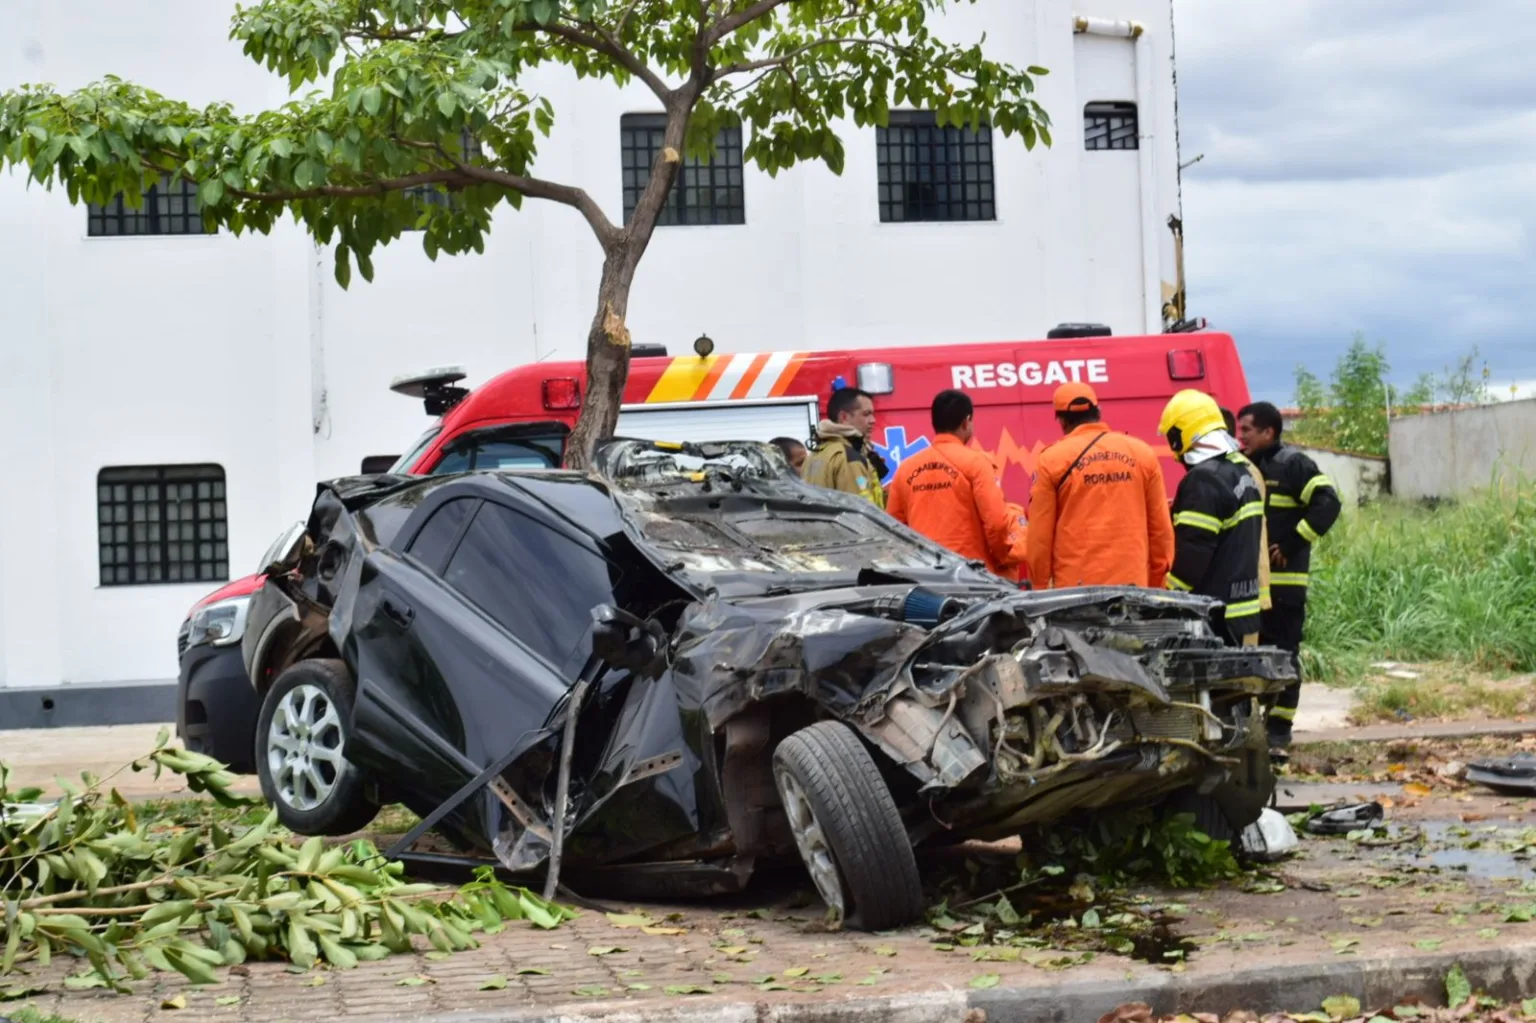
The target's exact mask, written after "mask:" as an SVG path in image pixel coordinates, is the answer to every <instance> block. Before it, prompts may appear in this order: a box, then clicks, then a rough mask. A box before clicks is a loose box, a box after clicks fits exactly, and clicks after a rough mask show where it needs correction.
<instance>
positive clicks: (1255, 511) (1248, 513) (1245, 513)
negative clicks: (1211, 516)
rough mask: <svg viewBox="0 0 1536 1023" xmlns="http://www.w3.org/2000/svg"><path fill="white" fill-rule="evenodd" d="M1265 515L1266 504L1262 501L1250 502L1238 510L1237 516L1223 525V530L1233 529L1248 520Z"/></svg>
mask: <svg viewBox="0 0 1536 1023" xmlns="http://www.w3.org/2000/svg"><path fill="white" fill-rule="evenodd" d="M1263 514H1264V504H1263V502H1260V501H1249V502H1248V503H1247V504H1245V505H1243V506H1242V507H1241V508H1239V509H1238V510H1237V514H1236V515H1234V516H1232V517H1231V518H1230V519H1228V520H1227V521H1225V522H1223V523H1222V524H1221V528H1222V529H1231V528H1232V527H1233V526H1235V525H1237V524H1238V523H1239V522H1242V521H1244V520H1246V519H1252V518H1257V517H1258V516H1260V515H1263Z"/></svg>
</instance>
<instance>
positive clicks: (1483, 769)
mask: <svg viewBox="0 0 1536 1023" xmlns="http://www.w3.org/2000/svg"><path fill="white" fill-rule="evenodd" d="M1465 777H1466V780H1467V781H1469V782H1472V783H1473V784H1474V785H1484V786H1487V787H1488V788H1490V789H1492V790H1493V791H1495V792H1498V793H1502V794H1504V795H1511V796H1530V795H1536V754H1531V753H1518V754H1516V755H1515V756H1512V757H1503V758H1500V759H1496V760H1475V761H1473V762H1472V763H1470V764H1467V765H1466V769H1465Z"/></svg>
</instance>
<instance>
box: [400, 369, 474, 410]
mask: <svg viewBox="0 0 1536 1023" xmlns="http://www.w3.org/2000/svg"><path fill="white" fill-rule="evenodd" d="M466 376H468V373H466V372H465V370H464V367H463V366H435V367H433V368H432V369H428V370H423V371H422V372H420V373H406V374H404V375H402V376H397V377H395V379H393V380H391V381H390V382H389V389H390V390H391V391H394V392H395V393H396V394H403V395H405V396H406V397H407V398H419V399H420V400H421V403H422V404H423V405H424V406H426V410H427V415H429V416H442V415H447V414H448V410H449V409H451V408H453V407H454V406H455V405H457V404H458V403H459V402H461V401H463V400H464V399H465V398H467V397H468V396H469V389H468V388H467V387H456V386H454V385H455V384H457V383H458V382H459V381H460V380H463V379H464V378H465V377H466Z"/></svg>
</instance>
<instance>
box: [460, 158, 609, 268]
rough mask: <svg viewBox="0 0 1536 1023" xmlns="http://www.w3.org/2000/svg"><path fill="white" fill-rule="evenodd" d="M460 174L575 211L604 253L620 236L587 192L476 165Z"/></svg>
mask: <svg viewBox="0 0 1536 1023" xmlns="http://www.w3.org/2000/svg"><path fill="white" fill-rule="evenodd" d="M459 172H460V173H461V174H464V175H466V176H467V177H469V178H472V179H474V180H475V181H480V182H485V183H487V184H492V185H500V186H502V187H503V188H510V189H512V190H514V191H517V192H521V193H523V194H524V195H531V196H533V197H534V198H535V199H548V200H549V201H550V202H558V203H561V204H563V205H565V206H570V207H573V208H575V209H576V210H577V211H578V212H580V213H581V215H582V216H583V217H585V218H586V220H587V223H588V224H589V225H590V226H591V228H592V232H593V233H594V234H596V235H597V240H598V241H599V242H601V243H602V245H603V248H604V249H607V248H608V246H609V245H611V244H612V243H613V241H614V240H615V239H616V238H617V237H618V235H619V229H618V228H616V227H614V226H613V222H612V221H610V220H609V219H608V217H607V215H605V214H604V213H603V210H602V207H601V206H599V205H598V204H597V200H595V199H593V198H592V196H591V195H589V194H588V193H587V191H586V189H583V188H577V187H575V186H574V185H562V184H559V183H558V182H554V181H545V180H544V179H543V178H530V177H524V176H522V175H519V174H508V173H506V172H505V171H499V170H493V169H492V168H490V167H480V166H477V165H475V164H463V165H460V167H459Z"/></svg>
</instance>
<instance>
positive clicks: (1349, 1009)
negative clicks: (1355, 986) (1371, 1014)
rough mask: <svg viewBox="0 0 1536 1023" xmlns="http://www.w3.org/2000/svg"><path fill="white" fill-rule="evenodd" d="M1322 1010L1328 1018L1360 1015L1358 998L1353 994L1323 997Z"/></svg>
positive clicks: (1337, 1018)
mask: <svg viewBox="0 0 1536 1023" xmlns="http://www.w3.org/2000/svg"><path fill="white" fill-rule="evenodd" d="M1323 1011H1324V1012H1326V1013H1327V1014H1328V1017H1329V1018H1330V1019H1335V1020H1340V1019H1351V1018H1353V1017H1355V1016H1358V1015H1360V999H1358V998H1356V997H1354V996H1353V995H1334V996H1333V997H1332V998H1324V999H1323Z"/></svg>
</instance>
